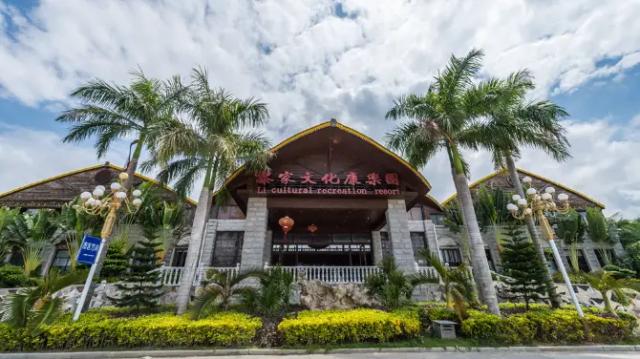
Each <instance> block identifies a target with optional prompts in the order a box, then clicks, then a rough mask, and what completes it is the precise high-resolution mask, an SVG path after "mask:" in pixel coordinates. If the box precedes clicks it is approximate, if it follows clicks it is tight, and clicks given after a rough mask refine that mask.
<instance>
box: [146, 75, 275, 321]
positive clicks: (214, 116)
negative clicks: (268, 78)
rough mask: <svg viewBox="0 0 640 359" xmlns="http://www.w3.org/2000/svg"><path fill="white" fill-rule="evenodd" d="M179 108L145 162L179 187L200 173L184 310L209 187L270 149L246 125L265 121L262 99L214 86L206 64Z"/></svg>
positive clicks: (262, 161) (258, 165) (258, 161)
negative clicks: (180, 115) (179, 116)
mask: <svg viewBox="0 0 640 359" xmlns="http://www.w3.org/2000/svg"><path fill="white" fill-rule="evenodd" d="M180 110H181V111H182V112H184V113H185V114H186V115H187V117H188V120H184V121H182V120H176V121H171V122H170V123H168V124H167V125H166V126H165V127H164V129H163V133H162V135H161V136H160V137H159V138H158V141H157V144H156V146H155V147H154V159H153V160H152V161H151V162H149V163H147V164H145V167H148V166H153V165H156V164H158V165H160V167H161V168H162V170H161V172H160V173H159V175H158V178H159V179H160V180H161V181H162V182H165V183H166V182H172V181H175V188H176V190H177V191H178V192H179V193H186V192H187V191H188V190H189V189H190V188H191V187H192V185H193V184H194V182H195V181H196V179H197V178H198V177H200V176H202V175H204V182H203V184H202V188H201V190H200V196H199V199H198V205H197V207H196V211H195V215H194V219H193V225H192V227H191V238H190V241H189V249H188V251H187V258H186V263H185V267H184V272H183V273H182V277H181V283H180V287H179V289H178V298H177V312H178V313H179V314H182V313H184V312H185V311H186V309H187V305H188V303H189V293H190V291H191V283H192V282H193V279H194V277H195V274H196V266H197V265H198V256H199V253H200V248H201V245H202V241H203V236H204V231H205V226H206V223H207V219H208V218H209V211H210V208H211V202H212V191H213V190H214V189H216V188H217V187H219V185H221V183H222V181H223V180H224V179H225V178H226V177H227V176H228V175H229V174H230V173H231V172H232V171H233V170H235V169H236V168H238V167H239V166H240V165H243V164H244V165H245V166H246V169H247V170H248V171H258V170H261V169H264V168H266V167H267V162H268V160H269V159H270V158H271V152H270V151H268V147H269V143H268V141H267V140H266V139H265V138H264V137H263V136H262V135H261V134H259V133H255V132H246V131H244V129H245V128H246V127H255V126H259V125H261V124H263V123H264V121H265V120H266V118H267V116H268V112H267V107H266V105H265V104H263V103H260V102H258V101H256V100H254V99H252V98H250V99H247V100H241V99H237V98H234V97H232V96H231V95H229V94H228V93H227V92H225V91H224V90H222V89H220V90H215V89H212V88H211V87H210V85H209V81H208V79H207V74H206V72H205V71H204V70H200V69H198V70H194V72H193V84H192V85H191V87H190V89H189V91H187V92H186V93H185V96H184V98H183V100H182V101H181V103H180Z"/></svg>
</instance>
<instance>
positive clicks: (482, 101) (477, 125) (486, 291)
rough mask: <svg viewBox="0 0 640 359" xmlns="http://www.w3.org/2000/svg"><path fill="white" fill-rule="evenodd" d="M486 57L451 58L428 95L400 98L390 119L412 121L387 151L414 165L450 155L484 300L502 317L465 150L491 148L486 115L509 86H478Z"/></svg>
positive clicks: (394, 134) (394, 135) (397, 131)
mask: <svg viewBox="0 0 640 359" xmlns="http://www.w3.org/2000/svg"><path fill="white" fill-rule="evenodd" d="M481 58H482V52H481V51H479V50H472V51H470V52H469V53H468V54H467V55H466V56H464V57H462V58H458V57H456V56H451V59H450V60H449V64H448V65H447V67H446V68H445V69H444V70H443V71H441V72H439V73H438V74H437V75H436V77H435V79H434V82H433V83H432V84H431V85H430V86H429V89H428V90H427V93H426V94H424V95H415V94H412V95H408V96H403V97H400V98H399V99H397V100H396V101H395V104H394V106H393V107H392V108H391V110H389V112H387V115H386V117H387V118H391V119H400V118H409V120H408V121H407V122H403V123H402V124H400V125H399V126H398V127H397V128H396V129H395V130H393V131H392V132H391V133H390V134H389V135H388V137H389V138H388V142H389V146H390V147H391V148H393V149H396V150H399V151H401V152H403V153H404V155H405V156H406V157H407V158H408V160H409V161H410V162H411V163H412V164H414V165H415V166H418V167H421V166H424V165H425V164H426V163H427V161H428V160H429V159H430V158H431V157H433V156H434V155H435V154H436V153H437V152H438V150H440V149H443V150H445V151H446V153H447V155H448V156H449V162H450V165H451V175H452V177H453V182H454V184H455V187H456V191H457V193H458V200H459V202H460V207H461V210H462V218H463V219H464V224H465V227H466V229H467V234H468V238H469V241H470V248H471V256H472V260H471V261H472V267H473V275H474V279H475V281H476V284H477V287H478V290H479V293H480V297H481V299H482V301H483V302H484V303H485V304H487V306H488V307H489V310H490V311H491V312H492V313H495V314H499V313H500V309H499V308H498V299H497V296H496V289H495V286H494V284H493V280H492V279H491V271H490V269H489V262H488V260H487V257H486V254H485V251H484V242H483V241H482V236H481V234H480V227H479V226H478V220H477V218H476V214H475V210H474V206H473V199H472V197H471V191H470V190H469V183H468V165H467V162H466V161H465V159H464V157H463V155H462V152H461V151H462V150H464V149H471V150H476V149H479V148H481V147H490V145H491V141H492V136H491V133H490V132H489V131H487V129H486V127H487V126H486V124H485V123H484V121H483V116H486V115H488V114H489V112H490V109H491V108H492V107H495V106H498V105H500V102H501V101H502V97H503V92H505V84H504V82H503V81H500V80H495V79H490V80H487V81H482V82H479V83H478V82H475V81H474V78H475V76H476V75H477V72H478V71H479V69H480V61H481Z"/></svg>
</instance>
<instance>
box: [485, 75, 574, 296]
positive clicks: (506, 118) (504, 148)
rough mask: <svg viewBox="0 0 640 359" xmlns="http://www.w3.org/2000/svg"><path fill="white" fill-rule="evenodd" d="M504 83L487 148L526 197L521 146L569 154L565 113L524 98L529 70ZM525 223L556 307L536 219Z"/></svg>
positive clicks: (529, 83)
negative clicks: (519, 164)
mask: <svg viewBox="0 0 640 359" xmlns="http://www.w3.org/2000/svg"><path fill="white" fill-rule="evenodd" d="M506 83H507V87H508V88H510V89H512V91H510V92H508V93H507V96H504V100H503V102H502V104H501V106H496V107H494V108H493V109H492V110H491V112H490V115H489V119H490V124H489V126H490V128H491V133H492V135H493V136H494V137H493V145H492V146H491V147H490V150H491V152H492V155H493V162H494V165H495V166H496V168H507V170H508V172H509V177H510V179H511V182H512V184H513V187H514V188H515V190H516V193H517V194H518V195H520V196H521V197H522V198H525V192H524V188H523V186H522V183H521V182H520V176H519V175H518V170H517V168H516V165H515V161H516V160H517V159H518V158H520V149H521V148H522V147H525V146H527V147H533V148H538V149H541V150H543V151H545V152H546V153H548V154H549V155H550V156H551V157H552V158H554V159H555V160H556V161H562V160H565V159H566V158H568V157H569V152H568V147H569V143H568V141H567V139H566V137H565V135H564V133H565V130H564V128H563V127H562V125H561V124H560V123H559V121H560V120H561V119H562V118H563V117H565V116H567V115H568V114H567V112H566V111H565V110H564V109H563V108H562V107H560V106H558V105H556V104H554V103H553V102H550V101H546V100H543V101H531V102H527V101H526V100H525V95H526V91H527V90H531V89H533V88H534V84H533V81H532V78H531V75H530V74H529V72H528V71H526V70H524V71H519V72H515V73H513V74H511V75H510V76H509V77H508V78H507V80H506ZM525 223H526V225H527V229H528V230H529V233H530V235H531V238H532V239H533V243H534V246H535V248H536V251H537V253H538V257H539V258H540V260H541V261H542V263H544V267H545V281H546V282H547V283H546V285H547V288H548V290H547V291H548V295H549V298H550V300H551V304H552V305H553V306H554V307H559V306H560V298H559V297H558V295H557V293H556V291H555V286H554V285H553V280H552V276H551V271H550V270H549V267H548V265H547V259H546V257H545V255H544V249H543V246H542V243H541V237H540V234H539V233H538V230H537V227H536V225H535V221H534V219H533V217H532V216H527V217H526V218H525Z"/></svg>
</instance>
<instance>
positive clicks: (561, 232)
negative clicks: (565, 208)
mask: <svg viewBox="0 0 640 359" xmlns="http://www.w3.org/2000/svg"><path fill="white" fill-rule="evenodd" d="M554 222H555V224H556V235H557V236H558V237H559V238H560V239H562V240H563V241H564V243H565V245H567V246H569V262H570V264H571V268H572V269H573V272H574V273H578V272H580V264H579V262H578V244H579V243H582V241H583V240H584V238H583V235H584V231H585V226H584V221H583V220H582V217H581V216H580V214H579V213H578V212H576V210H574V209H570V210H569V212H567V213H563V214H558V215H556V216H555V218H554Z"/></svg>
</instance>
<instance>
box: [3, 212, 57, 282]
mask: <svg viewBox="0 0 640 359" xmlns="http://www.w3.org/2000/svg"><path fill="white" fill-rule="evenodd" d="M55 217H56V214H55V212H53V211H51V210H46V209H41V210H38V211H37V212H35V214H31V213H29V212H25V213H23V214H21V215H17V216H15V217H13V221H12V222H11V223H9V224H8V225H7V227H6V228H5V235H6V236H7V238H8V239H9V241H10V243H12V244H13V245H15V246H17V247H19V248H20V253H21V254H22V259H23V268H24V273H25V274H26V275H32V274H33V272H34V271H35V270H36V269H37V268H38V267H40V265H41V264H42V261H43V254H44V249H45V248H46V247H47V245H51V244H52V242H53V236H54V234H55V232H56V231H57V226H56V225H55Z"/></svg>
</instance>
